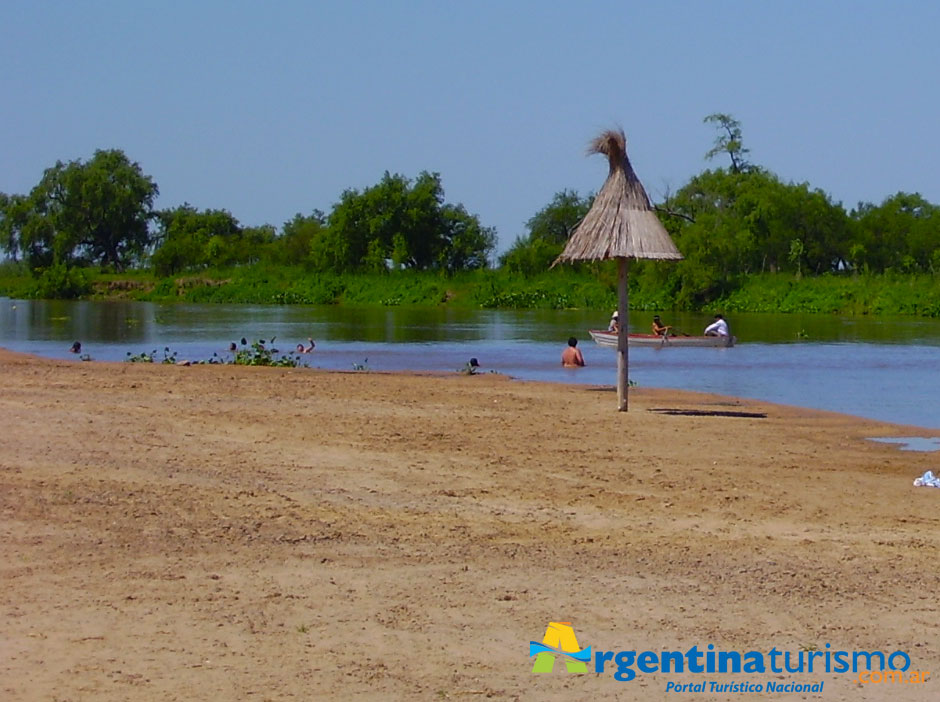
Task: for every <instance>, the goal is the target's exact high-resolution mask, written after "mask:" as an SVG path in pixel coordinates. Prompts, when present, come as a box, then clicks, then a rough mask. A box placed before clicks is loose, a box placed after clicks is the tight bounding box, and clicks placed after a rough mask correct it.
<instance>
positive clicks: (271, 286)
mask: <svg viewBox="0 0 940 702" xmlns="http://www.w3.org/2000/svg"><path fill="white" fill-rule="evenodd" d="M77 277H78V278H79V279H80V280H81V281H83V284H84V285H85V288H84V290H83V294H81V297H82V298H85V299H130V300H142V301H152V302H218V303H247V304H272V305H284V304H308V305H342V304H355V305H380V306H396V305H419V306H420V305H429V306H439V305H447V306H453V307H465V308H495V309H568V308H584V309H608V308H611V307H613V306H615V305H616V300H617V294H616V285H617V283H616V269H615V267H614V265H613V264H599V265H596V266H593V267H591V268H590V269H582V270H573V269H570V268H568V269H561V270H552V271H546V272H545V273H543V274H541V275H538V276H529V277H526V276H522V275H514V274H511V273H509V272H507V271H504V270H486V271H474V272H472V273H464V274H460V275H456V276H453V277H444V276H441V275H438V274H435V273H421V272H392V273H385V274H347V275H333V274H316V273H311V272H310V271H308V270H306V269H304V268H302V267H299V266H270V265H255V266H245V267H238V268H231V269H225V270H208V271H203V272H201V273H198V274H187V275H178V276H173V277H168V278H156V277H154V276H153V275H152V274H151V273H149V272H145V271H135V272H131V273H120V274H117V273H103V272H98V271H92V270H88V271H82V272H81V273H80V275H79V276H77ZM47 289H48V285H46V287H45V288H44V287H43V285H42V284H40V281H37V280H36V279H34V278H32V277H31V276H30V275H29V274H28V273H27V272H26V271H24V270H23V269H22V268H19V267H17V266H13V265H10V264H6V265H4V266H0V294H3V295H7V296H9V297H18V298H35V297H45V296H48V295H44V294H43V293H44V292H45V291H46V290H47ZM73 289H74V288H73ZM630 306H631V308H633V309H637V310H680V309H686V310H688V309H690V308H689V307H683V306H681V305H678V304H677V302H676V299H675V296H674V295H673V294H671V293H670V291H668V290H665V289H664V288H663V287H662V286H661V285H658V284H656V283H654V282H652V280H651V279H647V278H644V277H642V276H639V277H634V278H631V281H630ZM700 308H706V309H708V310H719V309H720V310H723V311H726V312H817V313H830V314H853V315H859V314H871V315H911V316H922V317H940V277H938V276H933V275H905V276H901V275H890V274H886V275H826V276H820V277H813V278H810V277H806V278H802V279H796V278H794V277H793V276H792V275H783V274H762V275H755V276H750V277H748V278H745V279H744V280H743V281H742V282H741V283H740V285H739V286H738V287H737V288H735V289H734V290H733V291H732V292H730V293H728V294H726V295H725V296H724V297H722V298H720V299H718V300H713V301H710V302H707V303H703V304H701V305H700Z"/></svg>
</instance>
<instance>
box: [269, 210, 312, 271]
mask: <svg viewBox="0 0 940 702" xmlns="http://www.w3.org/2000/svg"><path fill="white" fill-rule="evenodd" d="M325 226H326V217H325V216H324V214H323V213H322V212H321V211H320V210H314V211H313V212H312V213H310V214H309V215H306V216H304V215H302V214H300V213H297V214H295V215H294V218H293V219H291V220H290V221H289V222H285V223H284V226H283V227H282V228H281V235H280V236H279V237H277V239H276V240H275V241H274V243H273V245H272V247H271V259H272V261H273V262H274V263H279V264H282V265H292V264H305V263H309V261H310V251H311V246H312V243H313V240H314V239H315V238H316V237H317V236H318V235H319V234H320V233H321V232H322V231H323V230H324V228H325Z"/></svg>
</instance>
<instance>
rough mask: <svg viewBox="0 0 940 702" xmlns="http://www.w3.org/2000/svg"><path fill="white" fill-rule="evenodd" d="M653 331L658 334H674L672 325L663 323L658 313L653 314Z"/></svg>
mask: <svg viewBox="0 0 940 702" xmlns="http://www.w3.org/2000/svg"><path fill="white" fill-rule="evenodd" d="M653 333H654V334H655V335H656V336H672V326H671V325H669V324H663V320H661V319H660V318H659V315H658V314H656V315H653Z"/></svg>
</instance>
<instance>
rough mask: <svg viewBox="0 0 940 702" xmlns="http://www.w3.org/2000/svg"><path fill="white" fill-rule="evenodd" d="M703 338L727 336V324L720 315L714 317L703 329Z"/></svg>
mask: <svg viewBox="0 0 940 702" xmlns="http://www.w3.org/2000/svg"><path fill="white" fill-rule="evenodd" d="M704 333H705V336H729V335H730V332H729V331H728V323H727V322H726V321H725V318H724V317H722V316H721V315H720V314H716V315H715V321H714V322H712V323H711V324H709V325H708V326H707V327H705V332H704Z"/></svg>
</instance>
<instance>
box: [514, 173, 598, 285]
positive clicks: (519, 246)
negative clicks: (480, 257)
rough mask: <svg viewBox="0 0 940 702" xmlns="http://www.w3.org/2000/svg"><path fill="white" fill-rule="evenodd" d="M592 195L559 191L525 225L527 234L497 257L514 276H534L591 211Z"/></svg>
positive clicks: (549, 263)
mask: <svg viewBox="0 0 940 702" xmlns="http://www.w3.org/2000/svg"><path fill="white" fill-rule="evenodd" d="M593 202H594V198H593V196H588V197H581V196H580V195H578V193H577V192H576V191H574V190H561V191H559V192H557V193H555V195H554V196H553V197H552V200H551V202H549V203H548V204H547V205H546V206H545V207H543V208H542V209H540V210H539V211H538V212H536V213H535V214H534V215H533V216H532V217H530V218H529V220H528V221H527V222H526V229H527V230H528V233H527V234H526V235H525V236H523V237H517V238H516V240H515V241H514V242H513V244H512V246H511V247H509V250H508V251H506V253H504V254H503V255H502V257H501V258H500V264H501V265H502V266H504V267H505V268H506V269H508V270H510V271H512V272H514V273H522V274H524V275H534V274H538V273H542V272H544V271H545V270H547V269H548V267H549V266H551V264H552V262H553V261H554V260H555V259H556V258H558V254H560V253H561V251H562V249H563V248H564V245H565V242H566V241H567V240H568V237H569V236H570V235H571V233H572V232H573V231H574V228H575V227H576V226H577V225H578V223H579V222H580V221H581V220H582V219H584V215H586V214H587V213H588V210H590V209H591V204H592V203H593Z"/></svg>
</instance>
